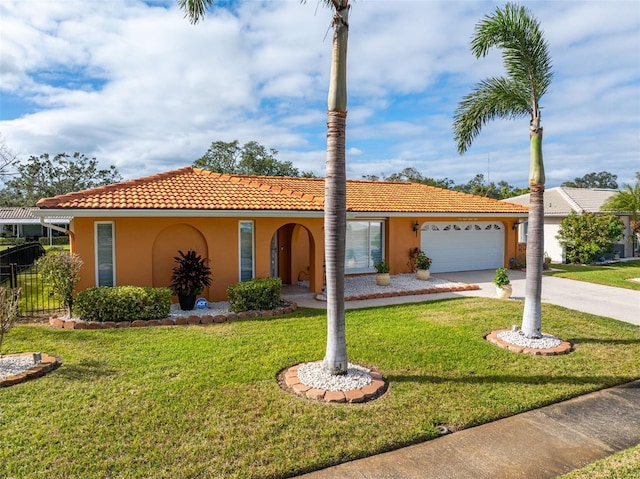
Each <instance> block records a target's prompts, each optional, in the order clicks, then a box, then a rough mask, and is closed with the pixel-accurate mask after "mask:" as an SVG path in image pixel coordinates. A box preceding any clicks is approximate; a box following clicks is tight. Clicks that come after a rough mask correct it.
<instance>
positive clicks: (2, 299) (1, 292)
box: [0, 286, 20, 353]
mask: <svg viewBox="0 0 640 479" xmlns="http://www.w3.org/2000/svg"><path fill="white" fill-rule="evenodd" d="M19 307H20V288H17V289H11V288H6V287H4V286H0V353H1V352H2V341H3V340H4V336H5V335H6V334H7V333H8V332H9V330H10V329H11V328H12V327H13V325H14V323H15V321H16V319H18V313H19Z"/></svg>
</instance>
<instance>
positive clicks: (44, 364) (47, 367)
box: [0, 353, 62, 388]
mask: <svg viewBox="0 0 640 479" xmlns="http://www.w3.org/2000/svg"><path fill="white" fill-rule="evenodd" d="M33 354H34V353H17V354H5V355H3V356H2V357H16V356H33ZM61 364H62V360H61V359H60V358H57V357H55V356H50V355H49V354H45V353H42V358H41V359H40V362H39V363H38V364H34V365H33V367H31V368H29V369H27V370H26V371H23V372H22V373H20V374H15V375H13V376H7V377H6V378H4V379H1V380H0V388H4V387H8V386H13V385H14V384H19V383H22V382H24V381H28V380H29V379H35V378H39V377H41V376H44V375H45V374H47V373H49V372H51V371H53V370H54V369H56V368H57V367H58V366H60V365H61Z"/></svg>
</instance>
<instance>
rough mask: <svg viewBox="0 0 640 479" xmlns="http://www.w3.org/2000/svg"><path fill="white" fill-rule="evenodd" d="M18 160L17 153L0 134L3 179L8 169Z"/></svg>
mask: <svg viewBox="0 0 640 479" xmlns="http://www.w3.org/2000/svg"><path fill="white" fill-rule="evenodd" d="M17 162H18V160H17V159H16V154H15V153H14V152H13V151H12V150H11V149H10V148H9V147H8V146H7V143H6V141H5V140H4V138H2V137H1V136H0V179H3V178H4V177H5V176H6V175H7V173H8V170H9V169H10V168H11V167H12V166H15V164H16V163H17Z"/></svg>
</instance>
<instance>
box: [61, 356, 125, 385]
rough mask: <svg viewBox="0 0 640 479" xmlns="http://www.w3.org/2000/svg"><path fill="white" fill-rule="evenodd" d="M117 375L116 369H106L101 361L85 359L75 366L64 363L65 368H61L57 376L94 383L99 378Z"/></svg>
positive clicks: (74, 364)
mask: <svg viewBox="0 0 640 479" xmlns="http://www.w3.org/2000/svg"><path fill="white" fill-rule="evenodd" d="M117 373H118V371H117V370H116V369H113V368H109V367H105V364H104V363H101V362H100V361H96V360H95V359H83V360H81V361H79V362H77V363H73V364H64V363H63V367H61V368H59V369H58V371H57V373H56V374H57V375H58V376H61V377H63V378H64V379H70V380H74V381H93V380H95V379H96V378H97V377H108V376H114V375H116V374H117Z"/></svg>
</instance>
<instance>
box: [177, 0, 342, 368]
mask: <svg viewBox="0 0 640 479" xmlns="http://www.w3.org/2000/svg"><path fill="white" fill-rule="evenodd" d="M177 1H178V5H179V6H180V8H181V9H182V10H184V11H185V13H186V16H187V17H188V18H189V20H190V21H191V22H192V23H197V22H198V21H199V20H200V19H201V18H202V17H204V14H205V11H206V9H207V8H208V7H209V6H211V5H213V4H214V3H215V0H177ZM303 1H304V0H303ZM323 3H324V4H325V5H327V6H329V7H331V8H332V9H333V11H334V15H333V23H332V26H333V41H332V55H331V74H330V81H329V95H328V101H327V103H328V113H327V116H328V118H327V160H326V173H325V205H324V210H325V215H324V225H325V228H324V231H325V268H326V279H327V348H326V353H325V357H324V361H323V365H324V369H325V370H326V371H327V372H329V373H330V374H345V373H346V372H347V364H348V363H347V342H346V337H345V307H344V257H345V239H346V231H347V211H346V210H347V173H346V151H345V137H346V130H347V43H348V37H349V9H350V8H351V6H350V5H349V0H324V1H323Z"/></svg>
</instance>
